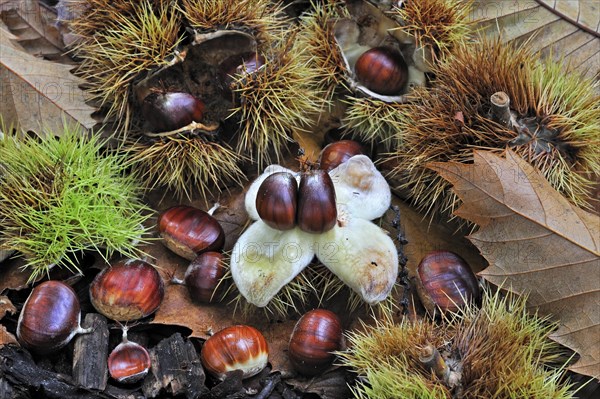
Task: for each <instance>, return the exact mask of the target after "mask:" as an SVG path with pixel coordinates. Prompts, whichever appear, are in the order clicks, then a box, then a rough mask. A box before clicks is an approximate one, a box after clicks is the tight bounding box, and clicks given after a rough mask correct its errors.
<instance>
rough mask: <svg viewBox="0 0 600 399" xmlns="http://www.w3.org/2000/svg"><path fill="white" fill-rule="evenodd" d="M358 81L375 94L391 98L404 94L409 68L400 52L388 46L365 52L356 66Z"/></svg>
mask: <svg viewBox="0 0 600 399" xmlns="http://www.w3.org/2000/svg"><path fill="white" fill-rule="evenodd" d="M354 72H355V74H356V79H357V80H358V81H359V82H360V83H362V84H363V85H364V86H365V87H366V88H368V89H369V90H371V91H374V92H375V93H378V94H382V95H386V96H391V95H397V94H400V93H401V92H402V90H403V89H404V86H405V85H406V82H407V81H408V66H407V65H406V62H405V61H404V58H403V57H402V54H400V52H399V51H397V50H395V49H393V48H391V47H386V46H381V47H373V48H372V49H369V50H367V51H365V52H364V53H363V54H362V55H361V56H360V57H358V59H357V60H356V64H355V66H354Z"/></svg>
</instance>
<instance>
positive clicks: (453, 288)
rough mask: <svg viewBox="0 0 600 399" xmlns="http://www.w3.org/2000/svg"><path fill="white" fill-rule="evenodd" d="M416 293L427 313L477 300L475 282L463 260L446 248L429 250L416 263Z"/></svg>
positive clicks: (450, 310) (451, 308) (477, 288)
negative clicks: (443, 249)
mask: <svg viewBox="0 0 600 399" xmlns="http://www.w3.org/2000/svg"><path fill="white" fill-rule="evenodd" d="M416 285H417V293H418V294H419V298H420V299H421V302H422V303H423V306H424V307H425V309H427V311H428V312H429V313H430V314H435V312H436V311H438V310H440V311H442V313H444V312H456V311H457V310H458V309H459V308H461V307H463V306H464V305H465V304H466V303H469V302H472V301H475V302H477V301H479V297H480V294H479V292H480V291H479V284H478V282H477V278H476V277H475V274H474V273H473V271H472V270H471V268H470V267H469V265H468V264H467V262H466V261H465V260H464V259H463V258H461V257H460V256H459V255H457V254H455V253H454V252H450V251H432V252H430V253H428V254H427V255H425V256H424V257H423V259H422V260H421V262H420V263H419V265H418V266H417V284H416Z"/></svg>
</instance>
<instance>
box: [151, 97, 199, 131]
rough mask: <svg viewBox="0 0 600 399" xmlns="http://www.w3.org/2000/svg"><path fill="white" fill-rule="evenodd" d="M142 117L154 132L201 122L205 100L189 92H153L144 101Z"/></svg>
mask: <svg viewBox="0 0 600 399" xmlns="http://www.w3.org/2000/svg"><path fill="white" fill-rule="evenodd" d="M141 109H142V117H143V118H144V119H145V121H146V123H147V125H148V126H149V129H150V130H151V131H152V132H154V133H157V132H168V131H171V130H177V129H180V128H182V127H185V126H187V125H189V124H190V123H192V122H200V121H201V120H202V116H203V113H204V102H203V101H202V100H200V99H198V98H196V97H194V96H193V95H191V94H189V93H183V92H167V93H156V92H155V93H151V94H149V95H147V96H146V98H144V100H143V101H142V107H141Z"/></svg>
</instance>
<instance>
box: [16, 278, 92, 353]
mask: <svg viewBox="0 0 600 399" xmlns="http://www.w3.org/2000/svg"><path fill="white" fill-rule="evenodd" d="M80 321H81V307H80V305H79V299H77V295H76V294H75V291H74V290H73V288H71V287H70V286H68V285H67V284H65V283H63V282H60V281H46V282H44V283H42V284H40V285H38V286H37V287H35V288H34V289H33V290H32V291H31V293H30V294H29V297H28V298H27V300H26V301H25V304H24V305H23V309H22V310H21V314H20V315H19V321H18V323H17V338H18V339H19V342H20V343H21V345H23V346H24V347H25V348H27V349H29V350H31V351H33V352H36V353H40V354H48V353H52V352H56V351H58V350H59V349H61V348H63V347H64V346H65V345H67V344H68V343H69V341H71V339H72V338H73V337H74V336H75V335H76V334H80V333H88V332H90V331H91V330H90V329H84V328H81V324H80Z"/></svg>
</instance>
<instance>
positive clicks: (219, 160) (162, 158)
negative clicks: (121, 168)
mask: <svg viewBox="0 0 600 399" xmlns="http://www.w3.org/2000/svg"><path fill="white" fill-rule="evenodd" d="M126 151H127V153H128V154H129V156H130V159H131V162H132V165H133V169H134V170H135V171H137V172H139V175H140V177H141V178H142V179H143V180H144V182H145V186H146V187H148V188H149V189H152V188H155V187H161V186H165V187H168V188H169V189H171V190H173V191H174V192H175V194H176V196H179V197H181V196H183V195H185V196H186V197H187V198H188V199H191V198H192V195H193V194H194V193H196V192H199V193H200V194H201V196H202V197H204V198H208V196H210V195H211V194H215V191H214V190H215V189H216V190H218V191H220V190H221V188H222V187H223V186H224V183H227V182H234V183H237V184H239V185H241V184H242V181H243V180H244V179H245V175H244V173H243V172H242V170H241V169H240V166H239V164H240V163H241V160H242V157H241V156H240V155H239V154H238V153H237V152H235V151H233V150H232V149H231V148H230V147H229V146H227V145H226V144H223V143H217V142H211V141H208V140H206V139H203V138H201V137H197V136H191V135H186V134H181V135H172V136H166V137H161V138H157V139H147V138H141V139H139V140H138V141H135V142H132V143H129V144H128V145H127V147H126Z"/></svg>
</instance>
